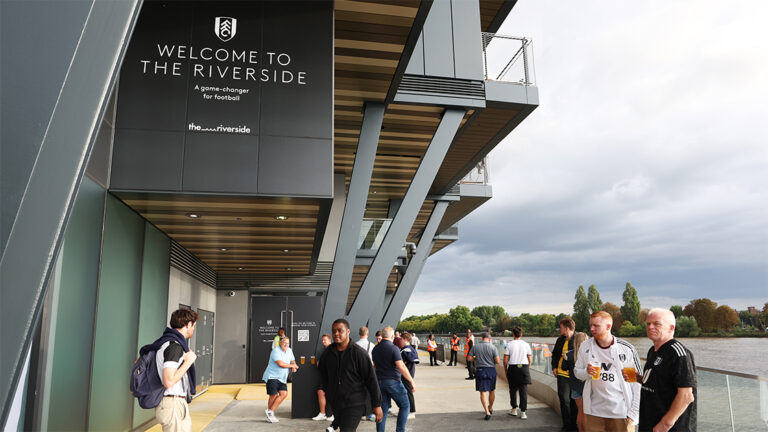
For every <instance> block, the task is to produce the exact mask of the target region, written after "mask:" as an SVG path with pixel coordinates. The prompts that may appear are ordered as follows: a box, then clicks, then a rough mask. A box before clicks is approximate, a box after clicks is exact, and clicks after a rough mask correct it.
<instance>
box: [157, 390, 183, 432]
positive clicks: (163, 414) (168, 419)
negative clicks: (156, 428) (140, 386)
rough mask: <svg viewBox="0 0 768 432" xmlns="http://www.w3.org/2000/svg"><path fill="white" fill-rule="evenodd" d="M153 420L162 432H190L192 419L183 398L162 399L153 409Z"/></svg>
mask: <svg viewBox="0 0 768 432" xmlns="http://www.w3.org/2000/svg"><path fill="white" fill-rule="evenodd" d="M155 418H156V419H157V421H158V422H159V423H160V425H161V426H162V427H163V432H191V431H192V417H191V416H190V415H189V406H188V405H187V400H186V399H185V398H181V397H164V398H163V400H161V401H160V405H158V406H157V407H155Z"/></svg>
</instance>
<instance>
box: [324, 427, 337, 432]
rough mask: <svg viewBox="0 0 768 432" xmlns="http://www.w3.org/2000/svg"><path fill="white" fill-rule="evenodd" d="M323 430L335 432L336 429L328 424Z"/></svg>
mask: <svg viewBox="0 0 768 432" xmlns="http://www.w3.org/2000/svg"><path fill="white" fill-rule="evenodd" d="M325 432H336V429H334V428H332V427H330V426H328V428H327V429H326V430H325Z"/></svg>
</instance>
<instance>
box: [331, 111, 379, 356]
mask: <svg viewBox="0 0 768 432" xmlns="http://www.w3.org/2000/svg"><path fill="white" fill-rule="evenodd" d="M384 110H385V107H384V105H383V104H381V103H370V102H369V103H366V105H365V113H364V115H363V124H362V127H361V128H360V140H359V141H358V143H357V153H356V154H355V164H354V165H353V167H352V177H351V178H350V180H349V192H347V199H346V203H345V204H344V215H343V216H342V219H341V230H340V232H339V241H338V243H337V244H336V255H335V258H334V261H333V271H332V272H331V281H330V284H329V285H328V292H327V294H326V296H325V308H324V309H323V321H322V324H321V326H320V328H321V329H324V330H323V331H325V329H330V328H331V324H332V323H333V321H334V320H335V319H337V318H341V317H343V316H344V314H345V313H346V312H347V310H346V307H347V296H348V295H349V285H350V283H351V282H352V273H353V271H354V266H355V256H356V255H357V242H358V240H359V238H360V228H361V226H362V224H363V216H364V214H365V202H366V200H367V198H368V189H369V188H370V185H371V175H372V174H373V162H374V161H375V160H376V148H377V147H378V145H379V135H380V134H381V124H382V122H383V121H384ZM317 347H318V349H319V348H320V347H321V344H320V341H319V340H318V342H317Z"/></svg>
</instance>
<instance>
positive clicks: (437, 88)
mask: <svg viewBox="0 0 768 432" xmlns="http://www.w3.org/2000/svg"><path fill="white" fill-rule="evenodd" d="M398 93H415V94H423V95H439V96H449V97H461V98H470V99H485V83H484V82H483V81H471V80H458V79H454V78H435V77H425V76H416V75H405V76H403V79H402V81H400V87H399V88H398Z"/></svg>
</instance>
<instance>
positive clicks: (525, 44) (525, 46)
mask: <svg viewBox="0 0 768 432" xmlns="http://www.w3.org/2000/svg"><path fill="white" fill-rule="evenodd" d="M522 43H523V73H524V74H525V85H530V84H531V81H530V80H529V79H528V39H525V38H523V40H522Z"/></svg>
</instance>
